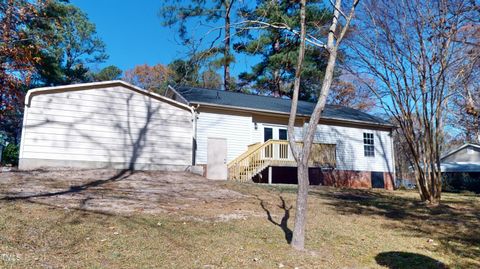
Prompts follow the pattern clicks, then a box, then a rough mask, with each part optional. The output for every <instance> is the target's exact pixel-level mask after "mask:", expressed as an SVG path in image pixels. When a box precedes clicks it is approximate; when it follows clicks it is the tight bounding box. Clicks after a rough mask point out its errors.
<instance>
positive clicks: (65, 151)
mask: <svg viewBox="0 0 480 269" xmlns="http://www.w3.org/2000/svg"><path fill="white" fill-rule="evenodd" d="M25 103H26V107H25V115H24V124H23V135H22V145H21V148H20V169H35V168H40V167H65V166H68V167H81V168H101V167H113V168H122V169H125V168H133V169H165V170H191V171H194V172H198V173H203V174H204V175H205V176H207V178H211V179H227V178H229V179H232V180H237V181H250V180H254V181H256V182H268V183H278V182H286V180H287V182H288V177H295V171H294V170H295V169H296V168H295V167H296V163H295V160H294V158H293V156H292V154H291V151H290V146H289V144H288V142H287V141H286V140H287V138H288V134H287V127H286V126H287V122H288V114H289V110H290V101H289V100H287V99H281V98H271V97H265V96H256V95H248V94H243V93H236V92H226V91H219V90H209V89H201V88H192V87H178V88H172V87H170V88H169V90H168V91H167V93H166V94H165V96H160V95H157V94H154V93H151V92H147V91H144V90H142V89H140V88H137V87H135V86H132V85H130V84H127V83H125V82H122V81H109V82H100V83H88V84H77V85H69V86H60V87H50V88H39V89H34V90H31V91H29V92H28V94H27V98H26V101H25ZM313 108H314V104H313V103H309V102H303V101H301V102H299V107H298V118H297V121H296V123H295V137H296V140H298V141H300V140H301V139H299V138H301V136H302V134H303V130H304V128H305V126H306V125H307V124H308V119H309V115H310V113H311V112H312V110H313ZM393 128H394V126H392V125H391V124H390V123H388V122H386V121H384V120H382V119H380V118H377V117H374V116H372V115H369V114H367V113H363V112H360V111H358V110H355V109H351V108H347V107H342V106H326V108H325V110H324V112H323V115H322V119H321V121H320V122H319V125H318V126H317V133H316V137H315V141H314V146H313V150H312V156H311V158H310V170H311V171H310V172H311V178H312V181H314V182H313V183H316V184H324V185H335V186H348V187H363V188H370V187H379V188H387V189H392V188H393V181H394V172H395V171H394V157H393V141H392V130H393ZM299 146H301V144H299ZM290 180H292V179H291V178H290Z"/></svg>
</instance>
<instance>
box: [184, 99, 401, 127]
mask: <svg viewBox="0 0 480 269" xmlns="http://www.w3.org/2000/svg"><path fill="white" fill-rule="evenodd" d="M191 104H198V105H203V106H205V107H213V108H217V107H218V108H223V109H228V110H243V111H249V112H264V113H270V114H281V115H286V116H288V115H290V113H287V112H279V111H273V110H268V109H253V108H245V107H237V106H228V105H216V104H215V105H213V104H209V103H203V102H191ZM297 116H300V117H310V116H311V115H306V114H297ZM320 120H327V121H329V120H331V121H338V122H343V123H356V124H359V125H366V126H376V127H384V128H389V129H394V128H396V126H395V125H392V124H382V123H373V122H366V121H360V120H346V119H340V118H328V117H321V118H320Z"/></svg>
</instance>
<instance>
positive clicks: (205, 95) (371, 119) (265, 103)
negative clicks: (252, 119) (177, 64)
mask: <svg viewBox="0 0 480 269" xmlns="http://www.w3.org/2000/svg"><path fill="white" fill-rule="evenodd" d="M175 89H176V90H177V92H178V93H180V94H181V95H182V96H183V97H184V98H185V99H186V100H187V101H188V102H189V103H192V104H208V105H216V106H227V107H234V108H240V109H248V110H257V111H269V112H273V113H281V114H285V113H287V114H288V113H290V103H291V102H290V100H289V99H282V98H274V97H269V96H261V95H251V94H245V93H238V92H228V91H221V90H211V89H203V88H195V87H187V86H180V87H177V88H175ZM314 107H315V103H311V102H305V101H299V103H298V112H297V114H298V115H303V116H309V115H311V114H312V112H313V109H314ZM322 118H323V119H335V120H343V121H350V122H363V123H368V124H375V125H384V126H392V124H391V123H390V122H388V121H385V120H383V119H381V118H379V117H376V116H372V115H370V114H368V113H365V112H362V111H359V110H357V109H353V108H349V107H345V106H338V105H326V106H325V110H324V111H323V114H322Z"/></svg>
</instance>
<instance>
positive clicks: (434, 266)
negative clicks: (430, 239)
mask: <svg viewBox="0 0 480 269" xmlns="http://www.w3.org/2000/svg"><path fill="white" fill-rule="evenodd" d="M375 260H376V261H377V263H378V264H379V265H382V266H386V267H388V268H390V269H417V268H418V269H444V268H448V266H446V265H445V264H444V263H442V262H440V261H437V260H435V259H432V258H430V257H428V256H425V255H422V254H418V253H410V252H402V251H389V252H382V253H380V254H378V255H377V256H376V257H375Z"/></svg>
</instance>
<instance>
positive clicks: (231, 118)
mask: <svg viewBox="0 0 480 269" xmlns="http://www.w3.org/2000/svg"><path fill="white" fill-rule="evenodd" d="M252 130H253V122H252V117H251V116H249V115H248V114H245V115H244V114H235V115H233V114H226V113H218V112H217V113H214V112H211V111H200V113H199V114H198V118H197V156H196V161H197V163H198V164H207V139H208V138H209V137H218V138H226V139H227V161H228V162H230V161H232V160H233V159H235V158H236V157H237V156H239V155H240V154H242V153H243V152H245V151H246V150H247V147H248V145H249V144H251V143H252V142H251V141H252V139H251V135H252V134H251V131H252Z"/></svg>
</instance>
